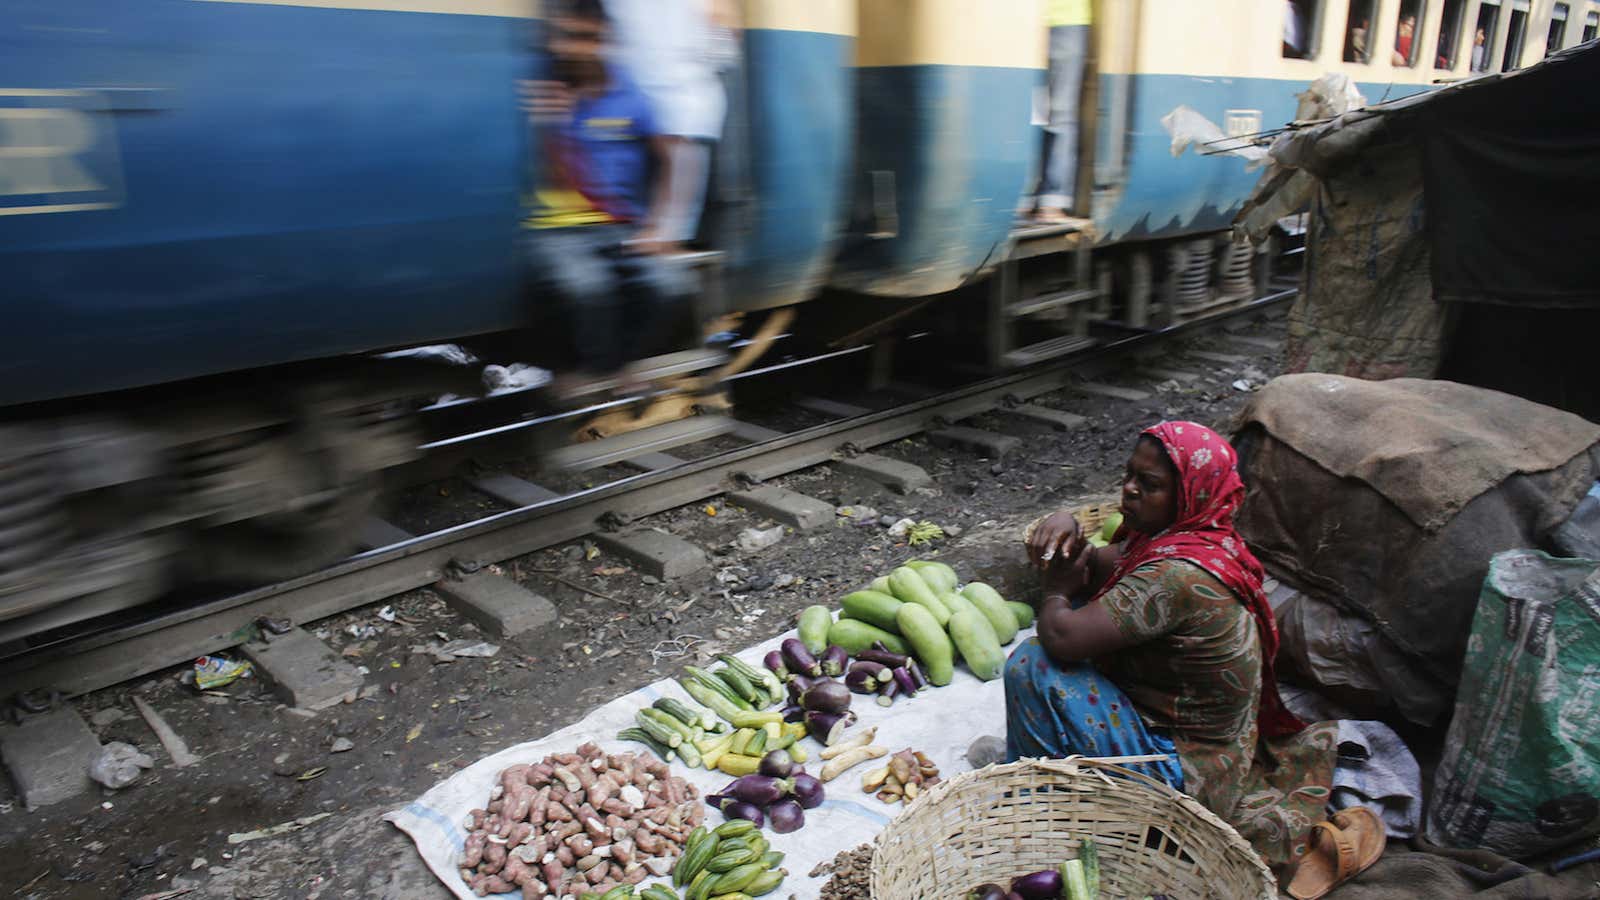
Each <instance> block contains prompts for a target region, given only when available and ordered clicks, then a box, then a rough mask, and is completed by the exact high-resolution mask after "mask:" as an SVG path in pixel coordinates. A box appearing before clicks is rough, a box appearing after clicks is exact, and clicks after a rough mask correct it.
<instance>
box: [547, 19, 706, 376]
mask: <svg viewBox="0 0 1600 900" xmlns="http://www.w3.org/2000/svg"><path fill="white" fill-rule="evenodd" d="M546 23H547V27H548V29H549V32H548V33H549V53H550V59H551V65H552V66H553V67H554V71H553V73H552V75H553V77H552V78H551V80H548V81H541V82H533V83H530V84H528V85H525V86H524V102H525V106H526V108H527V110H528V112H529V114H530V116H531V117H532V120H533V122H534V124H535V125H536V127H537V131H538V132H539V150H540V163H541V171H540V172H539V175H538V179H537V187H536V189H535V191H534V196H533V203H532V207H533V208H532V209H531V211H530V213H529V215H528V216H527V218H526V220H525V222H524V225H525V227H526V229H527V231H526V233H525V235H526V240H525V242H524V247H525V256H526V259H527V262H528V265H529V269H530V275H531V279H532V281H533V286H534V290H535V293H536V296H539V297H541V298H543V297H547V296H550V295H552V294H553V295H554V296H555V297H556V298H557V299H558V300H559V302H560V303H561V304H562V306H563V307H564V311H565V312H566V313H567V315H568V318H569V319H570V321H571V337H572V343H573V352H574V355H575V357H576V363H577V371H576V372H573V373H571V374H569V375H567V376H565V377H563V379H561V381H560V382H558V384H557V393H558V395H560V396H562V397H563V398H565V399H571V398H573V397H575V396H577V395H579V394H581V393H584V392H586V388H587V387H588V386H592V385H594V384H596V383H603V382H605V381H608V380H610V379H614V378H617V377H618V376H619V372H620V370H621V368H622V366H623V364H624V363H627V362H630V361H633V360H637V359H640V358H642V357H645V356H648V355H650V354H652V353H658V352H661V351H663V350H665V349H667V348H666V347H665V346H663V344H664V342H665V341H664V336H670V333H671V329H670V326H671V324H672V319H673V317H674V315H675V314H676V313H677V312H678V311H679V310H680V309H681V308H683V305H682V304H683V301H684V300H685V299H686V297H687V295H688V283H687V279H686V278H685V276H684V275H683V274H682V273H681V272H679V271H676V270H674V269H673V268H671V267H670V265H669V264H668V263H667V261H665V260H664V259H662V257H661V256H660V255H659V253H660V251H661V250H662V249H663V248H664V247H665V246H667V245H668V243H669V242H668V241H666V240H665V239H664V238H663V236H662V232H661V222H662V209H663V208H664V206H665V197H666V186H667V185H668V184H670V183H671V179H672V158H671V155H670V154H669V153H668V152H667V140H666V137H665V135H664V134H663V132H662V129H661V127H660V126H659V125H658V124H657V121H656V116H655V113H654V111H653V110H652V109H651V106H650V103H649V101H648V100H647V99H646V98H645V95H644V93H643V92H641V91H640V90H639V88H638V87H637V86H636V85H635V84H634V82H633V79H632V78H631V77H629V74H628V71H627V69H626V68H625V67H624V66H622V65H621V64H620V63H619V62H618V61H616V60H615V59H612V58H610V57H611V52H610V44H611V22H610V19H609V18H608V17H607V14H606V11H605V9H604V7H602V6H601V3H600V0H568V2H566V3H564V4H562V6H561V7H560V8H558V10H557V11H556V12H555V13H554V14H553V15H551V16H550V17H549V18H548V19H547V20H546ZM652 173H653V174H652Z"/></svg>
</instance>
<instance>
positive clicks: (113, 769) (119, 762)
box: [89, 741, 156, 791]
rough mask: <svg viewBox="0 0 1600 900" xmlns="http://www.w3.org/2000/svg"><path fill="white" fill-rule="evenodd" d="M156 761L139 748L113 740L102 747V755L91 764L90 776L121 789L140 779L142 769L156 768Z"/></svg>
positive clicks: (108, 785) (112, 787) (113, 788)
mask: <svg viewBox="0 0 1600 900" xmlns="http://www.w3.org/2000/svg"><path fill="white" fill-rule="evenodd" d="M155 765H156V761H155V760H153V759H151V758H150V757H149V756H147V755H145V754H143V753H140V752H139V748H138V747H135V746H133V745H132V744H125V743H123V742H122V741H112V742H111V743H109V744H107V745H105V746H104V747H102V748H100V755H99V756H98V757H96V759H95V761H94V762H92V763H90V764H89V777H90V778H93V779H94V780H95V781H98V782H100V783H101V784H103V785H105V786H106V787H108V788H111V789H112V790H114V791H115V790H120V789H122V788H125V787H127V786H128V785H130V784H133V783H134V782H135V781H138V780H139V771H140V770H141V769H153V768H155Z"/></svg>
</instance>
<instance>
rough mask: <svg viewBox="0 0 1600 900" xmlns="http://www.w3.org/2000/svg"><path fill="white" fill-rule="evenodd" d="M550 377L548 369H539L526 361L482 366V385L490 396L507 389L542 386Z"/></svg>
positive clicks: (547, 382)
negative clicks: (507, 364)
mask: <svg viewBox="0 0 1600 900" xmlns="http://www.w3.org/2000/svg"><path fill="white" fill-rule="evenodd" d="M551 377H552V376H551V374H550V370H549V369H541V368H539V367H538V366H530V365H528V364H527V363H512V364H511V365H509V366H484V367H483V386H484V387H485V388H488V389H489V394H490V395H491V396H493V395H494V394H503V393H505V392H507V391H520V390H524V389H526V388H538V387H544V386H545V385H547V384H549V383H550V379H551Z"/></svg>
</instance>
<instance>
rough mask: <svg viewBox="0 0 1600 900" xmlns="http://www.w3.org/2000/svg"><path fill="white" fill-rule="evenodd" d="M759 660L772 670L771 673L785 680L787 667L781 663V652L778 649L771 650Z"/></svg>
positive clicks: (787, 672) (787, 673)
mask: <svg viewBox="0 0 1600 900" xmlns="http://www.w3.org/2000/svg"><path fill="white" fill-rule="evenodd" d="M761 662H762V664H763V665H765V666H766V667H767V668H768V669H770V670H771V671H772V674H774V675H776V676H778V677H779V678H782V679H785V680H787V679H788V677H789V667H788V666H785V665H784V664H783V654H782V653H780V652H779V651H777V650H773V651H771V652H770V653H768V654H767V655H766V656H764V657H762V659H761Z"/></svg>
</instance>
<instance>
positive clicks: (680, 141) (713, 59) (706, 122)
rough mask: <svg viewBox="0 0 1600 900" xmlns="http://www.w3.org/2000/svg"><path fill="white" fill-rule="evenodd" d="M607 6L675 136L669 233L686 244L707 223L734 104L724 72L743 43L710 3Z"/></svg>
mask: <svg viewBox="0 0 1600 900" xmlns="http://www.w3.org/2000/svg"><path fill="white" fill-rule="evenodd" d="M606 8H607V9H608V10H609V11H610V13H611V16H612V19H613V21H615V22H616V27H617V45H618V51H619V55H620V56H621V58H622V59H623V60H624V61H625V62H626V64H627V66H628V68H629V70H630V71H631V72H632V73H633V76H634V78H635V80H636V81H637V82H638V84H639V87H640V89H641V90H643V91H644V93H645V96H647V97H648V98H649V99H650V104H651V106H652V107H653V108H654V109H655V113H656V117H657V120H658V121H659V122H660V125H661V129H662V132H663V134H664V135H665V136H666V138H667V152H668V153H669V154H671V156H672V177H671V179H670V181H669V182H668V184H667V186H666V189H667V194H666V205H665V207H664V208H663V210H662V214H663V215H662V221H661V223H660V228H661V238H662V240H663V241H665V242H666V243H667V246H668V247H669V248H671V249H682V245H683V244H686V243H688V242H689V241H691V240H693V239H694V237H695V235H696V233H697V232H698V231H699V228H700V214H701V212H702V211H703V210H704V208H705V202H706V182H707V179H708V178H709V176H710V171H711V155H712V151H713V149H714V147H715V146H716V143H717V141H718V140H720V139H721V137H722V126H723V120H724V118H725V117H726V115H727V109H728V101H727V93H726V91H725V90H724V88H723V83H722V78H721V71H722V69H723V68H724V67H726V66H728V65H730V64H731V63H732V62H733V61H734V60H733V58H732V57H730V53H737V45H736V44H735V43H734V39H733V37H732V34H731V31H730V30H729V29H728V28H726V27H723V23H721V22H718V21H715V16H714V12H713V9H712V4H711V3H710V2H708V0H606Z"/></svg>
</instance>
